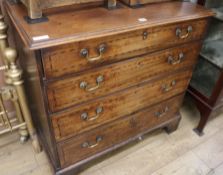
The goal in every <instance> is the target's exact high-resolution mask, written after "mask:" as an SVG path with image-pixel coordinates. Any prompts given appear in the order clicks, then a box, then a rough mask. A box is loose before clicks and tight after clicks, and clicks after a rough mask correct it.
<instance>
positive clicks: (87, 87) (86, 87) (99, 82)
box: [80, 75, 104, 92]
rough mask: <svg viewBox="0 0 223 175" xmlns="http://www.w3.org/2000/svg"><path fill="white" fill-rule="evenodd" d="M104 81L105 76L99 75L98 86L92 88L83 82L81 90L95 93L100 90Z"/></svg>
mask: <svg viewBox="0 0 223 175" xmlns="http://www.w3.org/2000/svg"><path fill="white" fill-rule="evenodd" d="M103 81H104V76H103V75H99V76H98V77H97V79H96V86H93V87H92V86H90V85H89V84H88V83H87V82H86V81H82V82H81V83H80V88H81V89H84V90H86V91H88V92H91V91H94V90H96V89H98V88H99V87H100V84H101V83H102V82H103Z"/></svg>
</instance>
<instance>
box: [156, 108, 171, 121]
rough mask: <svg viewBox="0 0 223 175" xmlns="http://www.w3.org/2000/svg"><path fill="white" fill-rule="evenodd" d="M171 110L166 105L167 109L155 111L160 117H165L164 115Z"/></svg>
mask: <svg viewBox="0 0 223 175" xmlns="http://www.w3.org/2000/svg"><path fill="white" fill-rule="evenodd" d="M168 111H169V108H168V107H165V109H163V110H161V111H159V112H156V113H155V116H156V117H158V118H160V117H163V116H164V115H166V114H167V112H168Z"/></svg>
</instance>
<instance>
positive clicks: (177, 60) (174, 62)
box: [168, 52, 184, 65]
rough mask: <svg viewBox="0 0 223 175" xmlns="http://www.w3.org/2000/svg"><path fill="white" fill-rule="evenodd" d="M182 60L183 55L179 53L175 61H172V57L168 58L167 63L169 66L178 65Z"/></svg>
mask: <svg viewBox="0 0 223 175" xmlns="http://www.w3.org/2000/svg"><path fill="white" fill-rule="evenodd" d="M183 59H184V54H183V53H182V52H181V53H180V54H179V56H178V58H177V59H174V58H173V57H172V56H169V57H168V63H169V64H171V65H176V64H180V63H181V62H182V61H183Z"/></svg>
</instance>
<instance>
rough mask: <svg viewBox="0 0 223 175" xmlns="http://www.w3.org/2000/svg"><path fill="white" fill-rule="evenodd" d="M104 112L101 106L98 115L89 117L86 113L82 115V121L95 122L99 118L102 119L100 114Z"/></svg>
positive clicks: (97, 111) (98, 108)
mask: <svg viewBox="0 0 223 175" xmlns="http://www.w3.org/2000/svg"><path fill="white" fill-rule="evenodd" d="M102 112H103V107H101V106H99V107H97V109H96V111H95V113H96V115H95V116H94V117H89V116H88V113H87V112H84V113H82V114H81V119H82V120H83V121H93V120H96V119H97V118H98V117H100V114H101V113H102Z"/></svg>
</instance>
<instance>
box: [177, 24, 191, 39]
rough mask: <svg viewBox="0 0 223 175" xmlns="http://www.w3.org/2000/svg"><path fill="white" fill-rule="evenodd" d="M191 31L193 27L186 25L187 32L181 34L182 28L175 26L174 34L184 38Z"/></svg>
mask: <svg viewBox="0 0 223 175" xmlns="http://www.w3.org/2000/svg"><path fill="white" fill-rule="evenodd" d="M192 31H193V27H192V26H188V27H187V33H185V34H183V32H182V29H181V28H177V29H176V36H178V37H179V38H180V39H185V38H187V37H188V36H189V35H190V33H191V32H192Z"/></svg>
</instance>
